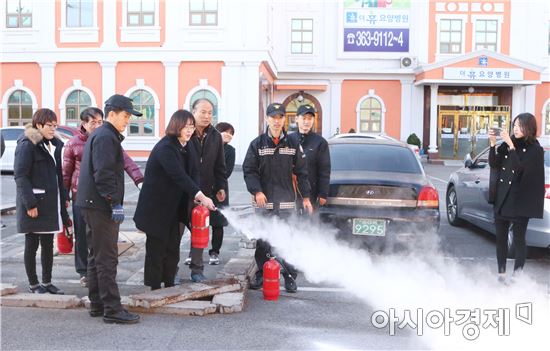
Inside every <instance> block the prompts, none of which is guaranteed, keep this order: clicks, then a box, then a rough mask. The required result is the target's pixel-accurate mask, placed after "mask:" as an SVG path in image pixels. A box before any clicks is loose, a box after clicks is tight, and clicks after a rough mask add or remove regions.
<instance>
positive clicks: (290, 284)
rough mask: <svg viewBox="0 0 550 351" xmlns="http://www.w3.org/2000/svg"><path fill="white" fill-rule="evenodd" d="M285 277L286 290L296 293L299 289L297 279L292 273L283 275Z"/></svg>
mask: <svg viewBox="0 0 550 351" xmlns="http://www.w3.org/2000/svg"><path fill="white" fill-rule="evenodd" d="M283 278H284V280H285V290H286V292H289V293H295V292H297V291H298V286H297V285H296V280H294V277H293V276H292V275H290V274H288V275H283Z"/></svg>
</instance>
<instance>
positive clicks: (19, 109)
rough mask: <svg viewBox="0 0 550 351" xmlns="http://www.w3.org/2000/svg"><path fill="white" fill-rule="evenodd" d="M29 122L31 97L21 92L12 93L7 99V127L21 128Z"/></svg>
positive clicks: (30, 120)
mask: <svg viewBox="0 0 550 351" xmlns="http://www.w3.org/2000/svg"><path fill="white" fill-rule="evenodd" d="M31 122H32V99H31V96H30V95H29V94H28V93H27V92H25V91H23V90H16V91H14V92H13V93H12V94H11V95H10V97H9V98H8V125H9V126H23V125H25V124H27V123H31Z"/></svg>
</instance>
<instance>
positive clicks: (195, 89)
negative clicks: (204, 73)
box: [182, 79, 223, 121]
mask: <svg viewBox="0 0 550 351" xmlns="http://www.w3.org/2000/svg"><path fill="white" fill-rule="evenodd" d="M200 90H208V91H210V92H211V93H212V94H214V96H215V97H216V99H218V121H223V119H221V116H222V108H221V106H222V100H221V96H220V93H219V92H218V90H216V88H214V87H213V86H210V85H208V80H207V79H200V80H199V85H197V86H195V87H193V88H192V89H191V90H189V92H188V93H187V95H186V96H185V102H184V104H183V106H182V108H184V109H186V110H188V111H191V97H193V95H195V93H196V92H198V91H200Z"/></svg>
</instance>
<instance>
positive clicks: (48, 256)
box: [24, 233, 55, 285]
mask: <svg viewBox="0 0 550 351" xmlns="http://www.w3.org/2000/svg"><path fill="white" fill-rule="evenodd" d="M54 236H55V234H34V233H28V234H25V254H24V260H25V271H27V278H28V279H29V284H30V285H37V284H39V282H38V277H37V275H36V251H37V250H38V244H40V248H41V250H40V261H41V263H42V283H43V284H48V283H51V282H52V266H53V238H54Z"/></svg>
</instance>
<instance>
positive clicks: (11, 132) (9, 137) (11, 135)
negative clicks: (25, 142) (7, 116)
mask: <svg viewBox="0 0 550 351" xmlns="http://www.w3.org/2000/svg"><path fill="white" fill-rule="evenodd" d="M21 134H23V129H18V128H14V129H2V137H3V138H4V140H5V141H16V140H17V139H19V137H20V136H21Z"/></svg>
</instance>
